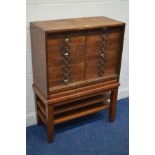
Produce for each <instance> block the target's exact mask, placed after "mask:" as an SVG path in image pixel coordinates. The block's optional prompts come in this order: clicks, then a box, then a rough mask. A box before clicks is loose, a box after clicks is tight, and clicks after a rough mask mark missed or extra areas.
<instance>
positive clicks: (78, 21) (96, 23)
mask: <svg viewBox="0 0 155 155" xmlns="http://www.w3.org/2000/svg"><path fill="white" fill-rule="evenodd" d="M122 25H125V23H123V22H120V21H117V20H114V19H110V18H107V17H103V16H101V17H85V18H72V19H61V20H60V19H59V20H48V21H36V22H31V23H30V27H31V29H33V28H39V29H42V30H43V31H45V32H60V31H67V30H84V29H90V28H100V27H112V26H122Z"/></svg>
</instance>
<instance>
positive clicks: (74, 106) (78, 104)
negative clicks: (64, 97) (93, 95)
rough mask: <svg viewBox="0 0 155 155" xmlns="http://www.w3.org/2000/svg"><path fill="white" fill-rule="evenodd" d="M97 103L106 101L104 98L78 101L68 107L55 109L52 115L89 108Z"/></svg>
mask: <svg viewBox="0 0 155 155" xmlns="http://www.w3.org/2000/svg"><path fill="white" fill-rule="evenodd" d="M98 102H105V103H107V102H106V100H104V97H100V98H97V99H92V100H88V101H85V102H83V101H79V102H75V103H74V102H73V104H72V103H69V104H68V107H65V106H64V107H62V108H61V106H60V109H56V110H55V111H54V114H55V115H56V114H60V113H63V112H67V111H71V110H75V109H79V108H82V107H86V106H89V105H93V104H95V103H98Z"/></svg>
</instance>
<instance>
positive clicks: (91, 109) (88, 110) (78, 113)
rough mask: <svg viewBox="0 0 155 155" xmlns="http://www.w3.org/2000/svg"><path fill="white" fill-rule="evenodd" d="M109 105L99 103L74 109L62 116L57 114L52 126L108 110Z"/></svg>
mask: <svg viewBox="0 0 155 155" xmlns="http://www.w3.org/2000/svg"><path fill="white" fill-rule="evenodd" d="M109 106H110V104H109V103H104V102H99V103H97V104H94V105H91V106H87V107H84V108H81V109H76V110H73V111H69V112H66V113H63V114H58V115H55V117H54V124H55V125H56V124H59V123H62V122H66V121H69V120H72V119H75V118H79V117H82V116H86V115H89V114H93V113H95V112H99V111H101V110H103V109H107V108H109Z"/></svg>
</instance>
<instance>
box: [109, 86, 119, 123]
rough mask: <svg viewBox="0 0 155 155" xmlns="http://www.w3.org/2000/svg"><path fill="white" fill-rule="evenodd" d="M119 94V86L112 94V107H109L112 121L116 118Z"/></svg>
mask: <svg viewBox="0 0 155 155" xmlns="http://www.w3.org/2000/svg"><path fill="white" fill-rule="evenodd" d="M117 94H118V88H116V89H114V90H113V91H112V94H111V101H110V109H109V121H110V122H113V121H114V119H115V113H116V103H117Z"/></svg>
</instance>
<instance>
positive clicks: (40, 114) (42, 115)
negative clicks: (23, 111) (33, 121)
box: [37, 111, 47, 124]
mask: <svg viewBox="0 0 155 155" xmlns="http://www.w3.org/2000/svg"><path fill="white" fill-rule="evenodd" d="M37 114H38V115H39V116H40V118H41V120H42V121H43V122H44V124H47V121H46V118H45V116H44V114H43V113H42V112H41V111H37Z"/></svg>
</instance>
